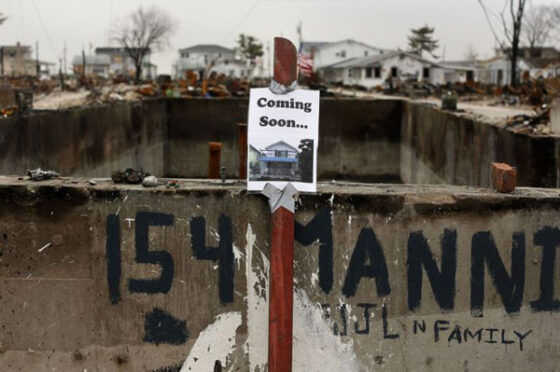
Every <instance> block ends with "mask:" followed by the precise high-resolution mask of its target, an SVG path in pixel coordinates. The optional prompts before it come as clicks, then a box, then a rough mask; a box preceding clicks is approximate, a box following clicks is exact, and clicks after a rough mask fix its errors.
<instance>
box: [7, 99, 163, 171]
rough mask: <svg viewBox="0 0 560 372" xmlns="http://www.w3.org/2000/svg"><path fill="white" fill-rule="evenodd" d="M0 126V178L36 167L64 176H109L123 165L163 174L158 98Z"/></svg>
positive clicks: (160, 102) (38, 115)
mask: <svg viewBox="0 0 560 372" xmlns="http://www.w3.org/2000/svg"><path fill="white" fill-rule="evenodd" d="M0 124H1V125H0V169H1V173H2V174H14V175H16V174H17V175H23V174H25V171H26V170H27V169H33V168H38V167H42V168H43V169H53V170H56V171H58V172H59V173H60V174H63V175H67V176H69V175H74V176H89V177H109V176H110V175H111V172H112V171H114V170H118V169H121V170H122V169H124V168H127V167H133V168H144V169H145V170H147V171H150V172H151V173H153V174H155V175H158V176H162V175H164V174H165V169H164V168H165V163H164V161H163V160H164V154H165V146H166V142H167V106H166V102H165V101H163V100H149V101H143V102H137V103H129V102H123V103H116V104H113V105H105V106H99V107H88V108H80V109H73V110H59V111H49V112H42V113H33V114H30V115H24V116H22V117H12V118H5V119H2V120H1V123H0Z"/></svg>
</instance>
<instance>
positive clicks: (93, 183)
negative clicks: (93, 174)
mask: <svg viewBox="0 0 560 372" xmlns="http://www.w3.org/2000/svg"><path fill="white" fill-rule="evenodd" d="M88 183H89V184H90V185H92V186H95V185H97V182H95V181H94V180H88Z"/></svg>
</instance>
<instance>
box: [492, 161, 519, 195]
mask: <svg viewBox="0 0 560 372" xmlns="http://www.w3.org/2000/svg"><path fill="white" fill-rule="evenodd" d="M516 184H517V170H516V169H515V168H513V167H512V166H510V165H509V164H506V163H492V186H493V187H494V190H496V191H498V192H513V191H514V190H515V185H516Z"/></svg>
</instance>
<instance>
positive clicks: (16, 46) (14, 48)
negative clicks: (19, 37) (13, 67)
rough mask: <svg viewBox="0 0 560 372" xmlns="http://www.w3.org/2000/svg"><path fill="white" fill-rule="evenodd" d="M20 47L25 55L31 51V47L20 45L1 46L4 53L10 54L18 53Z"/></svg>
mask: <svg viewBox="0 0 560 372" xmlns="http://www.w3.org/2000/svg"><path fill="white" fill-rule="evenodd" d="M18 47H19V48H20V49H21V51H22V52H23V53H26V52H30V51H31V47H30V46H29V45H19V46H18V45H2V46H1V48H2V49H3V50H4V53H6V52H8V53H9V52H10V51H12V50H13V51H16V50H17V48H18Z"/></svg>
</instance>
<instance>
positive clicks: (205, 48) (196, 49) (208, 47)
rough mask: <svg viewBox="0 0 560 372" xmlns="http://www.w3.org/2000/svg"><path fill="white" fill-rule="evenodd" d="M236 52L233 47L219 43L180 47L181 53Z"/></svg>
mask: <svg viewBox="0 0 560 372" xmlns="http://www.w3.org/2000/svg"><path fill="white" fill-rule="evenodd" d="M183 52H189V53H231V54H233V53H235V52H234V51H233V49H229V48H226V47H223V46H221V45H217V44H198V45H193V46H191V47H188V48H183V49H179V53H183Z"/></svg>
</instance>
